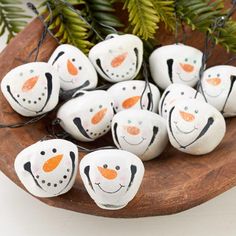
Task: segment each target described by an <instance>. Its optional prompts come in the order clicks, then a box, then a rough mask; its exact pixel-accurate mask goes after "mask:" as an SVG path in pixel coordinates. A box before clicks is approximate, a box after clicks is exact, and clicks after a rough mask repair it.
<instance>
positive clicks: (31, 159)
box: [15, 139, 78, 197]
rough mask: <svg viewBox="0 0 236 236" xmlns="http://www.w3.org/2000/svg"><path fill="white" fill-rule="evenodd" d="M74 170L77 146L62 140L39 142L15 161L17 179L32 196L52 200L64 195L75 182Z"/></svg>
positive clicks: (76, 162)
mask: <svg viewBox="0 0 236 236" xmlns="http://www.w3.org/2000/svg"><path fill="white" fill-rule="evenodd" d="M77 168H78V150H77V147H76V146H75V145H74V144H73V143H71V142H68V141H66V140H62V139H52V140H46V141H39V142H37V143H35V144H33V145H31V146H29V147H27V148H25V149H24V150H23V151H21V152H20V153H19V154H18V155H17V157H16V159H15V171H16V174H17V176H18V177H19V179H20V181H21V182H22V184H23V185H24V186H25V188H26V189H27V190H28V191H29V192H30V193H31V194H33V195H34V196H36V197H55V196H58V195H61V194H64V193H66V192H68V191H69V190H70V189H71V188H72V186H73V184H74V182H75V177H76V174H77Z"/></svg>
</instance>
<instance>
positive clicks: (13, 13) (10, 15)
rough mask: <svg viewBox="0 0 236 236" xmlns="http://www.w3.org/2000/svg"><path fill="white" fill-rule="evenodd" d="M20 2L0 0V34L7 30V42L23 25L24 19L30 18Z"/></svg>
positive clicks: (16, 0)
mask: <svg viewBox="0 0 236 236" xmlns="http://www.w3.org/2000/svg"><path fill="white" fill-rule="evenodd" d="M20 4H21V1H19V0H0V36H2V35H3V34H4V33H5V32H7V33H8V37H7V43H8V42H9V41H10V40H11V39H12V38H13V37H14V36H15V35H16V34H17V33H18V32H20V31H21V29H22V28H24V27H25V25H26V24H27V22H26V21H25V19H26V18H31V17H30V16H28V15H26V14H24V10H23V9H22V8H21V7H20Z"/></svg>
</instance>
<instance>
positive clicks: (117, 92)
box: [107, 80, 160, 112]
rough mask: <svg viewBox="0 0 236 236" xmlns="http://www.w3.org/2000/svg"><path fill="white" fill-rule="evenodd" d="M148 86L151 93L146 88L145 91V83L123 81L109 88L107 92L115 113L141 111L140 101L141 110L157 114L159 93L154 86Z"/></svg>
mask: <svg viewBox="0 0 236 236" xmlns="http://www.w3.org/2000/svg"><path fill="white" fill-rule="evenodd" d="M149 85H150V88H151V91H150V89H149V88H148V87H147V88H146V89H145V81H137V80H136V81H123V82H120V83H117V84H114V85H113V86H111V87H110V88H109V89H108V90H107V92H108V93H109V94H110V95H111V96H112V97H113V100H114V109H115V111H116V112H119V111H122V110H127V109H141V105H140V103H141V100H142V108H143V109H145V110H150V111H153V112H157V108H158V103H159V100H160V92H159V89H158V88H157V87H156V86H155V85H153V84H151V83H149ZM144 89H145V91H144ZM143 92H144V93H143ZM142 94H143V95H142ZM152 101H153V106H152Z"/></svg>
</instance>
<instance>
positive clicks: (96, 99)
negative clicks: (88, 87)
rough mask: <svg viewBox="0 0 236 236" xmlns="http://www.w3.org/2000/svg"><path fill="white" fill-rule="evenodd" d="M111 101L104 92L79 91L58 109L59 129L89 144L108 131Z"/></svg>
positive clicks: (111, 111)
mask: <svg viewBox="0 0 236 236" xmlns="http://www.w3.org/2000/svg"><path fill="white" fill-rule="evenodd" d="M113 116H114V111H113V101H112V99H111V97H110V96H109V94H108V93H107V92H106V91H102V90H97V91H90V92H86V91H81V92H79V93H77V94H76V95H75V97H74V98H72V99H71V100H69V101H68V102H66V103H65V104H64V105H62V106H61V107H60V109H59V110H58V113H57V118H59V120H60V125H61V127H62V128H63V129H64V130H65V131H66V132H67V133H69V134H70V135H72V136H73V137H74V138H75V139H77V140H79V141H85V142H90V141H94V140H95V139H97V138H99V137H101V136H103V135H104V134H106V133H107V132H108V131H109V130H110V126H111V122H112V118H113Z"/></svg>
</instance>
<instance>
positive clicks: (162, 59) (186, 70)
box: [149, 44, 202, 89]
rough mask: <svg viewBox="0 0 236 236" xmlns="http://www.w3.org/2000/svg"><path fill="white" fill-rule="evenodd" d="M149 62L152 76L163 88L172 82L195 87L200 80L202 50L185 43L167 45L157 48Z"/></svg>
mask: <svg viewBox="0 0 236 236" xmlns="http://www.w3.org/2000/svg"><path fill="white" fill-rule="evenodd" d="M149 63H150V70H151V75H152V78H153V80H154V81H155V83H156V84H157V85H158V86H160V87H161V88H162V89H166V88H167V87H168V86H169V85H170V84H172V83H180V84H186V85H189V86H191V87H193V86H195V85H196V83H197V81H198V80H199V70H200V68H201V64H202V52H201V51H199V50H198V49H196V48H193V47H190V46H186V45H183V44H173V45H167V46H163V47H160V48H158V49H156V50H155V51H154V52H153V53H152V54H151V56H150V58H149Z"/></svg>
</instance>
